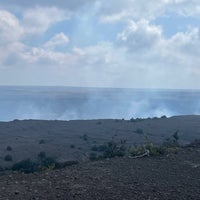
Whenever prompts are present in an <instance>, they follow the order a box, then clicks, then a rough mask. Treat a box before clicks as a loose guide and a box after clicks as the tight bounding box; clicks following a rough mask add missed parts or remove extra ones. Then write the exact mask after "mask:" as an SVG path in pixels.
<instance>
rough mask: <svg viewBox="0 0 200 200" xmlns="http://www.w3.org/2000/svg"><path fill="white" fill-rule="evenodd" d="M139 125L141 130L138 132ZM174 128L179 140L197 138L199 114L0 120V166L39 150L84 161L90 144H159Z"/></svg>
mask: <svg viewBox="0 0 200 200" xmlns="http://www.w3.org/2000/svg"><path fill="white" fill-rule="evenodd" d="M138 129H141V130H142V133H140V132H137V130H138ZM177 130H178V134H179V142H180V143H181V144H188V143H190V142H191V141H193V140H194V139H200V116H194V115H191V116H177V117H171V118H163V119H160V118H159V119H145V120H133V121H130V120H121V119H120V120H119V119H118V120H115V119H104V120H103V119H102V120H101V119H100V120H74V121H42V120H22V121H19V120H15V121H12V122H0V166H2V167H6V166H12V164H14V163H16V162H18V161H21V160H23V159H27V158H31V159H37V155H38V154H39V152H41V151H44V152H46V154H47V155H48V156H51V157H54V158H55V159H56V160H59V161H68V160H78V161H85V160H87V155H86V154H89V153H90V152H91V147H92V146H93V145H100V144H104V143H106V142H108V141H111V140H113V139H114V140H115V141H120V140H121V139H123V140H124V139H125V140H126V141H127V145H134V144H141V143H144V138H145V137H146V136H147V137H148V139H149V141H150V142H152V143H154V144H161V143H162V142H163V141H164V140H165V139H166V138H168V137H170V136H171V135H172V134H173V133H174V132H176V131H177ZM41 141H43V142H41ZM8 146H10V147H11V148H12V150H11V151H8V150H7V147H8ZM6 155H11V156H12V161H9V162H7V161H5V160H4V158H5V156H6Z"/></svg>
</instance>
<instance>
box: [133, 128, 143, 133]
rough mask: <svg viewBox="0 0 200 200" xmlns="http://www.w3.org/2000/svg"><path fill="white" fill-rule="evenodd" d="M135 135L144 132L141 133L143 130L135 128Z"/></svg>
mask: <svg viewBox="0 0 200 200" xmlns="http://www.w3.org/2000/svg"><path fill="white" fill-rule="evenodd" d="M135 133H137V134H144V131H143V129H141V128H137V129H136V130H135Z"/></svg>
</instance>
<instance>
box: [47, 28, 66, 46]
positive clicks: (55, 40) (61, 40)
mask: <svg viewBox="0 0 200 200" xmlns="http://www.w3.org/2000/svg"><path fill="white" fill-rule="evenodd" d="M68 42H69V38H68V37H67V36H66V35H65V34H64V33H63V32H61V33H58V34H56V35H54V36H53V37H52V38H51V39H50V40H49V41H48V42H46V43H45V44H44V48H47V49H55V48H56V47H59V46H66V45H67V44H68Z"/></svg>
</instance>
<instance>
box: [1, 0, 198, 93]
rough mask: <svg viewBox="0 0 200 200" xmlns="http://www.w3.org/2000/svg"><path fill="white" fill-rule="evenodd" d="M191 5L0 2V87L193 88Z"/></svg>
mask: <svg viewBox="0 0 200 200" xmlns="http://www.w3.org/2000/svg"><path fill="white" fill-rule="evenodd" d="M199 16H200V2H199V1H198V0H191V1H188V0H160V1H157V0H148V1H147V0H141V1H137V0H123V1H122V0H110V1H106V0H93V1H92V0H84V1H83V0H74V1H73V2H72V1H68V0H66V1H61V0H60V1H55V0H49V1H46V0H43V1H38V0H33V1H31V2H28V1H25V0H18V1H15V0H6V1H3V2H0V85H66V86H87V87H88V86H90V87H133V88H172V89H173V88H174V89H178V88H185V89H188V88H192V89H199V88H200V79H199V77H200V64H199V63H200V50H199V46H200V17H199Z"/></svg>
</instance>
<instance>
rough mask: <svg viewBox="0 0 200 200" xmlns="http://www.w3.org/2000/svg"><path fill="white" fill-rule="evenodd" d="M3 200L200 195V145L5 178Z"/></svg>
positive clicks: (178, 198)
mask: <svg viewBox="0 0 200 200" xmlns="http://www.w3.org/2000/svg"><path fill="white" fill-rule="evenodd" d="M0 199H2V200H4V199H5V200H14V199H15V200H18V199H19V200H21V199H23V200H26V199H27V200H29V199H30V200H36V199H37V200H40V199H41V200H46V199H48V200H54V199H60V200H61V199H62V200H71V199H73V200H82V199H87V200H90V199H91V200H95V199H99V200H104V199H105V200H118V199H119V200H126V199H127V200H130V199H134V200H137V199H147V200H148V199H149V200H150V199H151V200H153V199H162V200H165V199H166V200H170V199H174V200H184V199H185V200H190V199H195V200H198V199H200V147H199V146H198V145H197V146H192V147H187V148H183V149H181V150H180V151H179V152H178V153H177V154H169V155H163V156H155V157H145V158H140V159H130V158H113V159H107V160H102V161H95V162H88V163H82V164H79V165H76V166H71V167H67V168H65V169H61V170H54V171H45V172H41V173H34V174H17V173H16V174H15V173H14V174H7V175H2V176H1V177H0Z"/></svg>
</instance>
